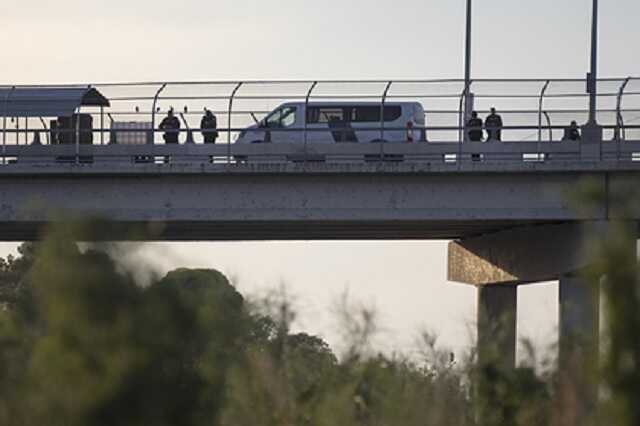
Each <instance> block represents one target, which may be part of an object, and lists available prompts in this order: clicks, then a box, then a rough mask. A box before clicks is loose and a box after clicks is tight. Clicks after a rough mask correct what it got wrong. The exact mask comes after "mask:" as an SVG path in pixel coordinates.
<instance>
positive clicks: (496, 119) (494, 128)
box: [484, 107, 502, 141]
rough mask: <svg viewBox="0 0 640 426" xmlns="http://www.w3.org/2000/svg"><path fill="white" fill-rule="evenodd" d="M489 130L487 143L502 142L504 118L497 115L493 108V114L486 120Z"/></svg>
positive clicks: (485, 124)
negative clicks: (492, 141)
mask: <svg viewBox="0 0 640 426" xmlns="http://www.w3.org/2000/svg"><path fill="white" fill-rule="evenodd" d="M484 126H485V128H486V129H487V141H491V140H496V141H501V140H502V117H500V115H498V114H497V113H496V109H495V108H494V107H491V114H489V115H488V116H487V118H486V119H485V120H484Z"/></svg>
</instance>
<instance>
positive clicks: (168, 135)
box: [160, 108, 180, 143]
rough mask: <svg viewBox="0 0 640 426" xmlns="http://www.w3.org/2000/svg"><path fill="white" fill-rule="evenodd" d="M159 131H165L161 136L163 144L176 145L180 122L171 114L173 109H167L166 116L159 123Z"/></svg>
mask: <svg viewBox="0 0 640 426" xmlns="http://www.w3.org/2000/svg"><path fill="white" fill-rule="evenodd" d="M160 130H164V131H165V132H164V135H163V136H162V138H163V139H164V142H165V143H178V134H179V133H180V132H179V131H180V120H178V117H176V116H175V115H174V114H173V108H171V109H169V112H168V113H167V116H166V117H165V118H164V119H163V120H162V122H161V123H160Z"/></svg>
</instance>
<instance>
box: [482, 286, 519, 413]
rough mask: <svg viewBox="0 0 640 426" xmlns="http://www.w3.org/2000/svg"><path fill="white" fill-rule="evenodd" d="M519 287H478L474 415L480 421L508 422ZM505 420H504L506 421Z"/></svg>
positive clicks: (514, 362)
mask: <svg viewBox="0 0 640 426" xmlns="http://www.w3.org/2000/svg"><path fill="white" fill-rule="evenodd" d="M517 299H518V287H517V286H516V285H510V284H495V285H484V286H479V287H478V317H477V327H478V347H477V351H478V352H477V354H478V360H477V370H476V377H475V391H476V415H477V417H478V422H479V423H480V424H483V425H500V424H509V423H510V419H509V412H508V409H507V407H506V406H505V404H504V401H505V400H506V399H508V395H507V393H508V392H509V386H508V383H509V378H510V376H511V374H512V371H513V370H514V368H515V366H516V320H517ZM505 422H506V423H505Z"/></svg>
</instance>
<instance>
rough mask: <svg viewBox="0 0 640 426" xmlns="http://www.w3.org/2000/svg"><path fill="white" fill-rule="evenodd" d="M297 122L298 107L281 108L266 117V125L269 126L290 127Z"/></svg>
mask: <svg viewBox="0 0 640 426" xmlns="http://www.w3.org/2000/svg"><path fill="white" fill-rule="evenodd" d="M295 122H296V107H284V108H279V109H277V110H275V111H274V112H272V113H271V114H270V115H269V116H268V117H267V118H266V119H265V126H266V127H269V128H277V127H289V126H292V125H293V124H295Z"/></svg>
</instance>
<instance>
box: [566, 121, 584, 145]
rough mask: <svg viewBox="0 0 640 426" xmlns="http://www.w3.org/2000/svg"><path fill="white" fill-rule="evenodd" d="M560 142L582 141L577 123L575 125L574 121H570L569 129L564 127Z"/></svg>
mask: <svg viewBox="0 0 640 426" xmlns="http://www.w3.org/2000/svg"><path fill="white" fill-rule="evenodd" d="M562 140H563V141H579V140H582V136H580V129H579V128H578V123H576V121H575V120H574V121H572V122H571V124H569V127H565V129H564V135H563V136H562Z"/></svg>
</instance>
